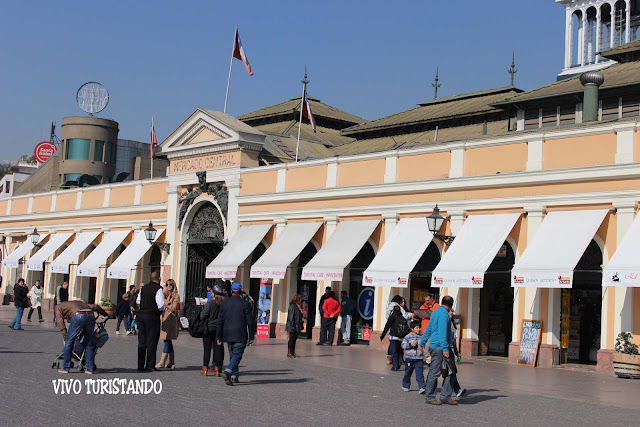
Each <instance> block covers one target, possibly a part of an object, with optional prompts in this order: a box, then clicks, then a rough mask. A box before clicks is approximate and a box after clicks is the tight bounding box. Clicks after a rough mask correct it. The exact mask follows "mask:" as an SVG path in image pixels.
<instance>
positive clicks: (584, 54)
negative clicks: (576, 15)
mask: <svg viewBox="0 0 640 427" xmlns="http://www.w3.org/2000/svg"><path fill="white" fill-rule="evenodd" d="M581 30H582V32H581V33H580V46H581V50H580V59H579V60H580V64H581V65H583V66H584V65H585V64H586V63H587V12H586V11H583V12H582V23H581Z"/></svg>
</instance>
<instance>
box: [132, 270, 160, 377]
mask: <svg viewBox="0 0 640 427" xmlns="http://www.w3.org/2000/svg"><path fill="white" fill-rule="evenodd" d="M136 303H137V304H138V307H139V309H138V311H137V312H136V319H137V322H138V329H139V331H140V333H139V334H138V371H140V372H150V371H153V370H159V369H156V368H155V366H156V350H157V349H158V340H159V339H160V315H161V314H162V310H163V309H164V295H163V293H162V286H160V273H159V272H158V271H154V272H153V273H151V281H150V282H149V283H147V284H145V285H144V286H143V287H142V288H141V289H140V292H138V298H137V300H136Z"/></svg>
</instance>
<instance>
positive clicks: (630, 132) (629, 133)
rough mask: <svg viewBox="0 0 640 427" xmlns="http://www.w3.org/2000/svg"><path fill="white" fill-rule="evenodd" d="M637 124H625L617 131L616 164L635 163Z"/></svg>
mask: <svg viewBox="0 0 640 427" xmlns="http://www.w3.org/2000/svg"><path fill="white" fill-rule="evenodd" d="M635 135H636V132H635V124H633V123H631V124H625V125H622V126H620V128H618V129H616V140H617V141H616V158H615V162H616V164H623V163H633V162H635Z"/></svg>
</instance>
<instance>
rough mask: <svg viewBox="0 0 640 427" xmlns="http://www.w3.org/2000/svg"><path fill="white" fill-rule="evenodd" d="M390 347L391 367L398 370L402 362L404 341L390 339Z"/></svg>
mask: <svg viewBox="0 0 640 427" xmlns="http://www.w3.org/2000/svg"><path fill="white" fill-rule="evenodd" d="M389 347H390V348H391V369H393V370H394V371H397V370H398V369H400V362H402V341H397V340H389Z"/></svg>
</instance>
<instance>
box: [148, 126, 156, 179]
mask: <svg viewBox="0 0 640 427" xmlns="http://www.w3.org/2000/svg"><path fill="white" fill-rule="evenodd" d="M149 142H150V143H151V153H150V154H151V179H153V158H154V157H155V153H154V151H153V116H151V141H149Z"/></svg>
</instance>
